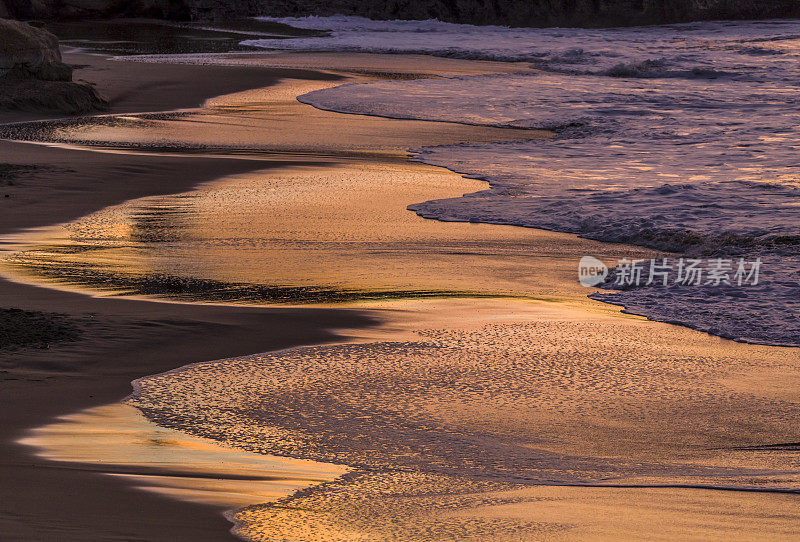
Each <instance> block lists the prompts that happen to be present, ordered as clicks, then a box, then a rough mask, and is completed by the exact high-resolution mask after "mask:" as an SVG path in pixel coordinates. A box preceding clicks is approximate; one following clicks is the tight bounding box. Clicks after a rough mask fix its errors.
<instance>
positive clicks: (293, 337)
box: [0, 56, 372, 541]
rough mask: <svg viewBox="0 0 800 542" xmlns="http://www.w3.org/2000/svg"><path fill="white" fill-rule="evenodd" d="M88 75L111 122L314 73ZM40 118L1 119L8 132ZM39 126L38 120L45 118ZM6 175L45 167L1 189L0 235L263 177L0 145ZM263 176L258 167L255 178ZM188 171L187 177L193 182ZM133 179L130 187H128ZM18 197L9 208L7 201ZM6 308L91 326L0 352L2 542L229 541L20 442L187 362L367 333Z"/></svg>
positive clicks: (173, 507) (192, 515) (209, 166)
mask: <svg viewBox="0 0 800 542" xmlns="http://www.w3.org/2000/svg"><path fill="white" fill-rule="evenodd" d="M67 60H68V61H70V62H74V63H80V64H83V63H91V64H92V66H91V67H90V68H86V69H84V70H81V71H79V72H78V78H85V79H94V80H97V81H102V83H100V84H99V85H98V87H99V88H100V89H101V91H103V92H104V93H105V94H106V95H107V96H109V97H110V98H111V99H112V104H113V111H112V112H130V111H141V110H145V111H148V110H156V109H169V108H177V107H192V106H196V105H199V104H200V103H202V101H203V100H204V99H206V98H209V97H211V96H216V95H219V94H224V93H228V92H235V91H239V90H243V89H247V88H253V87H259V86H266V85H269V84H272V83H274V82H275V81H277V80H279V79H280V77H282V76H284V75H291V76H293V77H309V78H315V77H329V76H326V75H323V74H318V73H315V72H311V71H304V72H303V73H299V72H298V70H280V69H277V70H276V69H272V70H270V69H259V68H209V67H196V66H167V65H159V64H134V63H121V62H110V61H105V60H102V59H101V58H100V57H88V56H69V57H68V58H67ZM34 117H36V115H32V114H3V115H0V120H2V121H5V122H9V121H16V120H30V119H32V118H34ZM39 117H41V115H40V116H39ZM0 160H1V161H2V162H5V163H19V164H37V165H39V166H49V167H50V168H51V169H47V170H44V169H43V170H41V171H39V172H34V173H33V174H31V175H29V176H25V178H23V179H21V181H20V182H19V183H18V184H17V185H15V186H11V187H0V192H2V193H0V233H9V232H12V231H16V230H18V229H21V228H27V227H34V226H43V225H48V224H54V223H59V222H63V221H65V220H69V219H73V218H76V217H79V216H82V215H84V214H86V213H88V212H91V211H94V210H97V209H100V208H103V207H105V206H107V205H110V204H114V203H119V202H121V201H124V200H127V199H130V198H135V197H141V196H145V195H152V194H164V193H171V192H176V191H181V190H185V189H188V188H189V187H191V186H193V185H195V184H197V183H198V182H203V181H207V180H211V179H214V178H217V177H220V176H224V175H228V174H232V173H236V172H242V171H248V170H252V169H256V164H254V163H251V162H248V161H245V160H221V159H220V160H215V159H206V160H203V168H202V170H199V171H198V168H197V167H196V164H197V162H196V160H192V159H191V158H153V157H131V156H124V155H110V154H106V155H104V154H96V153H87V152H81V151H71V150H63V149H54V148H47V147H44V146H36V145H27V144H20V143H11V142H6V141H3V142H0ZM265 166H266V164H265V163H264V162H263V161H260V162H258V164H257V168H258V169H262V168H264V167H265ZM187 172H190V174H188V173H187ZM133 178H135V182H126V181H127V179H133ZM5 194H8V195H9V197H8V198H5V197H4V195H5ZM0 306H2V307H6V308H7V307H19V308H23V309H26V310H39V311H47V312H58V313H65V314H68V315H71V316H75V317H78V318H81V319H85V318H86V317H87V316H88V317H89V320H90V323H89V324H86V329H85V331H84V335H83V337H82V338H81V339H80V340H79V341H77V342H74V343H65V344H64V345H58V346H57V347H53V348H52V349H50V350H33V349H28V350H18V351H14V352H11V351H3V352H0V371H1V372H0V380H1V381H2V385H0V409H2V412H3V423H2V425H0V478H1V479H2V484H0V503H2V506H0V508H1V510H0V533H2V538H3V540H59V541H68V540H81V541H87V540H106V541H107V540H192V541H205V540H209V541H210V540H215V541H216V540H224V539H227V538H231V535H230V534H229V532H228V531H229V529H230V523H228V522H227V521H226V520H225V518H224V517H223V516H222V515H221V514H220V510H218V509H216V508H213V507H210V506H209V507H204V506H202V505H197V504H189V503H184V502H180V501H176V500H173V499H168V498H165V497H159V496H156V495H154V494H151V493H144V492H141V491H138V490H136V489H133V488H131V487H130V486H129V484H126V482H125V481H123V480H120V479H117V478H113V477H109V476H99V475H95V474H87V472H86V471H85V469H82V468H81V467H76V466H75V464H59V463H53V462H50V461H44V460H41V459H38V458H35V457H33V456H31V455H30V449H29V448H24V447H23V446H21V445H18V444H15V443H14V441H15V440H17V439H18V438H20V437H21V436H23V434H24V433H25V430H26V429H28V428H31V427H34V426H39V425H42V424H44V423H48V422H49V421H51V420H53V419H54V418H55V417H57V416H59V415H63V414H67V413H70V412H74V411H76V410H79V409H83V408H87V407H91V406H95V405H102V404H107V403H111V402H115V401H118V400H120V399H121V398H123V397H125V396H126V395H128V394H129V393H130V391H131V387H130V382H131V381H132V380H133V379H135V378H138V377H141V376H143V375H147V374H154V373H159V372H162V371H166V370H169V369H173V368H175V367H178V366H181V365H183V364H185V363H186V362H187V361H189V360H198V359H215V358H220V357H227V356H231V355H237V354H247V353H252V352H259V351H265V350H270V349H276V348H283V347H288V346H293V345H299V344H308V343H317V342H325V341H329V340H332V339H334V338H335V333H334V331H333V329H335V328H356V327H360V326H368V325H370V324H371V322H372V320H371V319H370V317H369V316H368V315H366V314H364V313H359V312H356V311H352V310H350V311H339V310H321V309H308V310H305V309H248V308H226V307H211V306H193V305H175V304H162V303H151V302H140V301H130V300H114V299H95V298H91V297H87V296H84V295H79V294H74V293H68V292H58V291H54V290H50V289H44V288H36V287H31V286H24V285H19V284H13V283H9V282H6V281H0Z"/></svg>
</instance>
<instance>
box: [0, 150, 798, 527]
mask: <svg viewBox="0 0 800 542" xmlns="http://www.w3.org/2000/svg"><path fill="white" fill-rule="evenodd" d="M189 160H190V159H189ZM139 167H141V166H139ZM168 193H173V192H172V191H170V192H168ZM125 201H127V200H125ZM459 227H460V226H459ZM564 238H566V236H565V237H564ZM4 287H5V288H6V289H8V288H9V287H8V285H7V284H5V283H0V293H3V288H4ZM12 289H13V287H12ZM20 289H22V290H26V288H25V287H20ZM32 290H36V289H35V288H31V287H27V291H28V292H30V291H32ZM39 294H40V297H41V298H42V303H51V302H52V301H53V299H55V298H62V299H66V298H67V297H70V298H71V299H73V300H75V299H78V298H79V297H80V296H76V295H75V294H70V293H67V292H59V293H54V292H53V291H49V290H48V291H47V292H42V291H39ZM80 298H81V299H82V300H83V305H84V306H92V307H93V308H95V307H104V308H105V309H107V310H106V311H105V312H106V313H107V314H109V315H110V316H113V317H114V318H119V317H120V316H121V315H125V313H128V314H127V315H126V316H131V314H130V313H135V312H136V311H133V310H128V311H125V310H123V307H127V308H128V309H132V308H133V307H134V305H130V304H138V306H139V310H140V311H139V312H138V313H137V316H141V315H142V314H145V313H146V314H147V326H145V327H149V326H150V325H152V324H155V325H156V327H157V328H158V327H160V326H163V327H161V329H160V330H149V331H150V333H149V336H148V334H147V333H142V332H141V331H140V330H139V329H136V334H139V335H140V338H143V339H145V340H144V342H147V339H148V338H150V339H151V338H152V336H159V335H160V331H162V330H163V329H168V330H169V332H170V333H177V334H178V335H179V336H180V335H181V331H185V330H182V329H181V327H182V325H184V322H181V321H178V322H176V321H175V320H172V318H174V317H175V316H176V314H179V313H182V315H183V317H187V315H189V314H191V315H192V316H193V317H196V318H197V319H199V320H201V321H202V322H203V323H205V324H218V323H220V322H217V321H215V318H221V317H222V316H223V315H225V316H227V317H228V318H229V320H233V321H226V322H224V324H225V325H223V326H222V327H227V328H228V329H227V330H228V331H229V332H234V331H236V332H238V333H239V334H240V335H241V336H242V337H249V341H251V342H250V343H248V344H254V343H255V342H257V339H256V338H255V337H252V336H249V335H251V334H252V335H257V334H258V327H259V326H258V325H254V323H253V322H252V321H251V320H252V319H253V315H254V314H260V315H261V314H262V312H270V313H271V315H272V316H273V317H274V318H273V320H272V321H267V319H266V318H265V320H264V321H263V322H262V324H265V325H271V326H274V325H275V320H277V319H278V318H279V317H281V318H282V317H284V316H283V315H285V314H286V313H287V310H284V309H266V310H263V311H262V310H261V309H245V308H241V309H240V308H238V307H237V308H235V309H233V308H228V307H225V308H221V307H203V306H199V307H200V308H198V306H193V305H190V306H181V307H183V308H182V309H177V308H170V309H167V308H165V307H163V305H165V304H160V303H157V304H153V303H152V302H140V301H134V300H116V299H99V300H98V299H94V298H89V299H86V298H85V296H83V297H80ZM89 300H91V301H89ZM584 303H585V304H586V305H587V306H588V305H591V304H592V303H594V302H590V301H585V302H584ZM598 304H599V303H598ZM112 305H113V306H114V308H115V310H111V308H112ZM38 306H42V305H41V304H40V305H38ZM153 306H158V307H159V312H160V313H161V314H163V315H164V316H163V318H164V320H165V321H159V320H157V319H156V320H154V319H153V317H152V316H151V315H150V313H151V312H153V310H155V309H152V307H153ZM375 308H376V309H378V308H379V307H377V306H375ZM291 310H298V311H300V312H299V313H298V314H297V315H296V317H297V321H300V322H304V323H305V324H308V321H307V317H308V315H312V314H316V315H320V314H322V313H320V312H319V311H324V309H305V310H303V309H291ZM291 310H290V311H291ZM117 311H119V312H117ZM290 311H289V312H290ZM601 312H605V313H606V314H607V315H611V314H612V313H614V312H616V311H615V309H614V308H609V309H608V310H603V311H601ZM201 313H202V315H201ZM212 313H216V314H212ZM379 314H380V311H379V310H376V311H371V312H369V311H368V312H366V313H365V312H362V311H358V310H352V309H350V310H338V311H337V310H335V309H331V310H330V314H329V315H328V316H329V318H330V322H329V323H328V325H331V324H333V325H331V327H336V328H339V329H341V328H342V327H346V328H349V329H354V328H357V327H362V328H366V326H369V325H372V326H374V325H375V324H376V320H375V317H376V316H378V315H379ZM237 315H238V316H239V317H240V318H241V320H237V318H236V316H237ZM345 315H347V317H349V318H352V319H354V320H355V321H353V322H352V325H344V326H342V325H340V324H341V323H342V322H341V320H340V319H341V318H343V316H345ZM262 316H263V315H262ZM370 316H371V317H372V319H370ZM539 316H540V315H539ZM584 316H585V317H586V318H589V316H587V315H584ZM594 316H596V315H594ZM359 318H360V320H359ZM571 318H573V319H574V318H575V316H574V315H573V316H572V317H571ZM611 318H613V319H619V321H620V325H621V326H623V327H624V328H627V329H628V331H630V330H631V329H632V328H631V327H628V326H633V329H636V330H638V331H639V332H640V333H646V332H648V331H649V332H654V333H656V334H658V335H659V337H660V336H662V335H663V336H665V337H666V338H667V339H669V341H671V342H669V343H668V344H672V343H673V342H674V343H676V344H680V342H681V341H689V342H690V343H696V344H698V345H702V346H705V347H707V348H710V347H713V348H719V350H720V352H726V353H727V352H729V351H734V352H738V353H740V354H741V355H742V356H744V355H746V354H747V353H748V352H749V353H753V352H756V353H758V355H766V353H768V352H770V351H769V350H767V349H753V350H747V349H744V348H740V347H733V346H730V345H727V343H725V342H722V341H715V340H714V339H713V338H708V337H704V338H701V337H700V335H695V334H693V332H691V331H688V330H673V329H671V328H670V327H669V326H664V325H661V324H657V325H653V324H649V323H643V321H641V320H638V319H633V318H630V317H625V316H621V315H617V316H611ZM556 320H557V319H556ZM297 321H296V322H295V323H294V324H293V325H297ZM567 321H568V322H570V324H574V323H576V322H573V321H571V320H570V319H569V318H567ZM245 322H246V324H245ZM136 323H139V324H141V323H142V322H134V324H136ZM556 323H558V322H556ZM577 323H581V319H580V318H578V319H577ZM584 323H585V322H584ZM595 323H596V322H595ZM128 324H130V322H128ZM623 324H624V325H623ZM414 325H419V323H418V322H414ZM242 326H245V327H248V329H241V327H242ZM120 327H121V328H122V329H123V330H124V329H125V326H120ZM135 327H136V326H135V325H129V327H128V330H130V329H131V328H135ZM231 327H235V328H236V329H235V330H234V329H230V328H231ZM201 328H202V329H201ZM209 328H214V326H213V325H209V326H207V327H205V328H203V326H202V325H199V324H198V325H197V326H195V328H194V329H192V330H191V332H194V333H191V332H190V333H184V334H189V335H193V336H194V337H195V338H196V337H197V336H198V335H200V334H204V333H207V332H208V329H209ZM271 329H274V328H271ZM292 331H297V330H292ZM359 333H367V332H366V331H363V332H359ZM234 334H235V333H234ZM298 335H300V334H298ZM142 336H143V337H142ZM309 337H310V334H309V335H308V336H306V337H300V336H297V337H295V338H296V340H297V343H291V341H289V344H287V346H291V345H292V344H317V343H318V342H322V341H318V342H314V341H313V340H312V342H310V343H309V342H302V341H304V340H308V339H309ZM567 338H570V337H567ZM325 339H328V340H335V338H334V337H333V336H331V335H330V333H329V334H328V335H327V336H326V337H325ZM169 342H170V347H171V348H172V349H173V350H175V352H174V354H175V355H181V356H183V357H184V358H187V357H188V358H193V359H218V358H223V357H224V358H230V356H231V355H232V354H231V353H230V352H228V353H222V354H221V355H217V356H213V357H209V356H206V357H203V354H200V355H199V356H198V357H194V356H191V355H187V353H186V352H187V350H186V349H187V348H188V347H187V345H185V344H184V345H180V344H177V345H176V344H173V343H174V341H173V340H172V338H170V341H169ZM236 344H237V347H238V348H239V350H240V351H245V350H247V348H248V346H246V345H245V344H243V343H240V342H238V341H237V342H236ZM556 344H557V342H556ZM538 346H541V345H538ZM215 347H216V350H218V351H222V350H223V348H224V347H226V346H225V345H215ZM192 348H194V350H201V351H202V345H196V344H193V345H192ZM331 348H336V346H333V347H331ZM179 349H180V353H179V354H178V350H179ZM144 351H145V352H146V350H144ZM255 351H258V352H262V351H264V350H251V352H255ZM667 351H668V352H671V351H669V350H668V349H667ZM773 352H774V351H773ZM284 354H285V353H284ZM233 355H235V354H233ZM242 355H245V354H244V353H243V354H242ZM281 355H282V354H281V353H280V352H272V353H271V354H270V356H273V357H277V358H280V356H281ZM133 357H135V355H134V356H133ZM123 359H125V358H123ZM225 361H230V360H229V359H228V360H221V361H220V362H217V363H224V362H225ZM788 361H789V360H787V362H788ZM199 363H200V364H203V365H205V363H204V362H199ZM178 366H180V368H179V369H177V371H178V372H183V371H191V369H192V367H191V366H187V365H186V362H185V361H184V362H183V363H178V364H177V365H175V366H173V367H172V369H174V368H175V367H178ZM139 369H143V368H142V367H140V368H139ZM148 370H149V369H148ZM145 374H149V375H153V376H151V379H156V378H155V377H157V376H159V375H157V374H156V373H155V372H147V373H145ZM656 374H657V373H656ZM104 376H105V375H104ZM139 376H141V373H140V375H139ZM740 376H741V375H740ZM739 385H742V386H744V384H741V383H740V384H739ZM87 389H88V388H87ZM312 406H313V405H312ZM468 412H469V411H468ZM437 414H439V413H437ZM446 414H447V413H446ZM495 415H496V413H495ZM488 419H491V417H490V418H488ZM456 421H458V420H456ZM322 429H325V427H322ZM345 429H346V428H345ZM431 438H434V437H431ZM580 444H581V441H580V440H579V441H576V443H575V445H576V446H578V445H580ZM596 445H598V446H599V443H597V444H596ZM334 485H335V484H334ZM542 487H544V486H539V488H542ZM541 491H544V493H545V498H550V497H551V496H552V495H551V494H548V493H547V490H546V489H544V490H541ZM541 491H540V490H539V489H536V490H534V491H533V493H534V494H535V495H534V497H535V498H533V500H532V501H526V500H524V499H523V500H522V501H521V502H524V503H528V504H529V505H530V502H538V501H539V498H540V497H541V496H542V495H541V494H540V493H541ZM313 494H314V492H313V491H311V492H306V493H305V494H304V495H300V496H299V498H300V502H301V503H302V502H303V501H302V499H303V498H304V497H307V496H309V495H311V496H312V497H313ZM548 495H549V496H548ZM576 496H577V495H576ZM680 496H681V494H680V493H678V494H677V497H678V498H680ZM504 498H505V497H504ZM529 498H530V496H526V497H525V499H529ZM577 498H578V499H580V496H577ZM633 498H634V499H635V498H636V497H633ZM568 500H569V499H568ZM709 500H713V497H709ZM292 502H296V501H292ZM502 502H505V501H502ZM311 504H313V498H312V502H311ZM501 506H508V505H507V504H502V505H501ZM478 508H480V506H479V507H478ZM490 508H491V507H490ZM256 512H257V511H253V513H256ZM464 513H465V514H469V510H467V512H464ZM476 513H479V514H487V513H488V514H489V515H491V514H492V513H494V512H493V511H492V510H488V511H487V510H486V507H485V506H484V507H483V508H480V511H479V512H476ZM517 513H520V512H519V511H517ZM529 514H530V511H529V510H528V511H525V510H523V511H522V513H521V515H522V516H523V517H525V518H527V517H528V515H529ZM256 516H257V514H256ZM172 517H174V516H172ZM346 517H347V516H345V518H346ZM162 535H163V533H162ZM183 536H187V535H186V533H183ZM81 539H82V540H86V539H87V538H81ZM196 539H198V540H199V538H196Z"/></svg>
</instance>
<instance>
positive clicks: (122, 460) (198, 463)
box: [20, 404, 347, 510]
mask: <svg viewBox="0 0 800 542" xmlns="http://www.w3.org/2000/svg"><path fill="white" fill-rule="evenodd" d="M20 442H21V443H23V444H26V445H28V446H33V447H35V448H36V449H37V452H36V453H37V455H39V456H40V457H44V458H46V459H49V460H52V461H64V462H70V463H81V464H82V465H83V466H85V468H87V470H96V471H97V472H99V473H103V474H108V475H113V476H123V477H126V478H129V479H131V481H132V483H133V484H134V485H135V486H136V487H139V488H141V489H144V490H147V491H154V492H157V493H161V494H164V495H169V496H172V497H175V498H179V499H182V500H188V501H192V502H198V503H204V504H211V505H214V506H218V507H220V508H222V509H225V510H227V509H231V508H239V507H242V506H248V505H251V504H256V503H264V502H268V501H273V500H276V499H278V498H280V497H284V496H286V495H288V494H290V493H293V492H295V491H297V490H298V489H302V488H304V487H307V486H309V485H312V484H315V483H319V482H324V481H327V480H332V479H333V478H335V477H336V476H339V475H341V474H343V473H345V472H347V469H346V468H345V467H340V466H338V465H331V464H323V463H317V462H313V461H304V460H297V459H290V458H284V457H275V456H268V455H262V454H257V453H250V452H246V451H243V450H238V449H234V448H228V447H226V446H223V445H221V444H219V443H218V442H215V441H212V440H208V439H204V438H198V437H193V436H190V435H187V434H185V433H181V432H178V431H174V430H171V429H167V428H164V427H159V426H157V425H155V424H152V423H150V422H148V421H147V420H146V419H145V418H144V416H142V415H141V413H140V412H139V411H138V410H136V409H135V408H133V407H130V406H127V405H122V404H114V405H107V406H102V407H96V408H91V409H88V410H84V411H81V412H78V413H76V414H71V415H68V416H64V417H62V418H61V419H59V421H57V422H55V423H52V424H50V425H46V426H43V427H39V428H37V429H34V430H32V431H31V434H30V436H28V437H26V438H24V439H23V440H21V441H20Z"/></svg>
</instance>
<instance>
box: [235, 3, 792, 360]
mask: <svg viewBox="0 0 800 542" xmlns="http://www.w3.org/2000/svg"><path fill="white" fill-rule="evenodd" d="M277 20H278V21H279V22H283V23H288V24H291V25H293V26H299V27H302V28H309V29H320V30H329V31H330V36H328V37H314V38H300V39H294V40H271V39H266V40H249V41H247V42H245V43H246V44H247V45H251V46H257V47H263V48H266V49H291V50H302V51H353V52H356V51H360V52H382V53H423V54H431V55H438V56H445V57H458V58H475V59H487V60H501V61H509V62H524V63H526V64H525V66H526V67H527V66H529V65H530V66H533V67H535V68H538V69H540V70H541V72H540V73H538V74H530V73H526V74H522V73H521V74H500V75H477V76H463V77H441V78H435V79H417V80H411V81H380V82H374V83H363V84H353V85H345V86H340V87H335V88H331V89H325V90H320V91H315V92H311V93H309V94H306V95H304V96H301V97H300V100H301V101H303V102H305V103H308V104H311V105H314V106H316V107H319V108H322V109H327V110H333V111H339V112H345V113H357V114H368V115H378V116H386V117H394V118H408V119H423V120H439V121H449V122H457V123H469V124H475V125H485V126H513V127H521V128H549V129H552V130H554V132H555V134H556V135H555V137H554V138H553V139H552V140H549V141H533V140H531V141H525V140H522V141H517V142H510V143H509V142H506V143H488V144H487V143H482V144H467V145H455V146H439V147H428V148H423V149H418V150H417V151H416V159H418V160H420V161H423V162H425V163H429V164H434V165H438V166H443V167H447V168H449V169H452V170H454V171H457V172H459V173H463V174H465V175H467V176H470V177H473V178H478V179H483V180H486V181H488V182H489V185H490V186H489V188H488V189H487V190H484V191H480V192H477V193H471V194H467V195H465V196H464V197H459V198H449V199H445V200H436V201H428V202H420V203H418V204H415V205H412V206H410V209H412V210H414V211H416V212H417V213H418V214H420V215H422V216H424V217H427V218H433V219H439V220H448V221H469V222H486V223H495V224H511V225H518V226H528V227H536V228H545V229H551V230H556V231H563V232H570V233H577V234H580V235H582V236H585V237H589V238H592V239H597V240H601V241H607V242H623V243H632V244H639V245H643V246H647V247H650V248H655V249H658V250H663V251H667V252H673V253H680V254H681V255H691V256H695V257H703V258H709V257H723V258H731V259H734V258H735V259H738V258H743V259H745V260H747V261H755V260H756V259H757V258H760V259H761V260H762V262H763V265H762V273H761V276H760V282H759V284H758V285H756V286H752V287H723V288H717V287H713V286H708V287H706V286H704V285H701V286H682V285H675V284H670V285H668V286H666V287H663V286H659V287H656V286H651V287H646V286H641V287H638V288H627V289H625V290H624V291H615V292H613V293H601V294H599V295H597V296H596V297H597V298H599V299H603V300H606V301H609V302H614V303H617V304H621V305H624V306H626V307H628V308H629V309H630V310H631V311H632V312H636V313H638V314H642V315H645V316H648V317H650V318H653V319H658V320H664V321H670V322H674V323H680V324H684V325H688V326H690V327H693V328H696V329H700V330H703V331H709V332H712V333H714V334H717V335H721V336H723V337H727V338H732V339H738V340H744V341H750V342H760V343H765V344H781V345H795V346H797V345H800V325H798V323H797V318H796V315H797V313H798V309H800V304H798V301H797V300H798V299H800V265H798V264H800V220H798V218H800V207H799V206H800V177H799V176H798V173H799V172H798V166H799V165H800V162H798V158H797V156H798V148H799V146H800V132H798V129H797V126H798V125H799V124H800V108H798V102H800V93H798V90H800V88H799V87H800V63H798V59H799V56H800V21H792V20H788V21H761V22H710V23H693V24H683V25H670V26H658V27H642V28H626V29H601V30H586V29H509V28H503V27H473V26H469V25H455V24H446V23H440V22H438V21H369V20H366V19H361V18H354V17H330V18H319V17H309V18H302V19H296V18H290V19H277ZM576 264H577V262H576ZM606 286H607V287H613V286H614V284H613V274H612V279H611V280H610V281H609V283H608V284H607V285H606Z"/></svg>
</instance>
